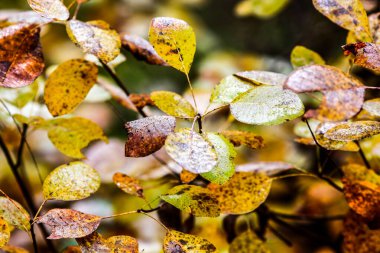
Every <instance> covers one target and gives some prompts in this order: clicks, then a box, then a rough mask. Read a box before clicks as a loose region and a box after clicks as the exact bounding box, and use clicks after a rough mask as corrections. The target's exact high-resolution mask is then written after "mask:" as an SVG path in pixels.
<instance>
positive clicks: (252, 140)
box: [221, 130, 264, 149]
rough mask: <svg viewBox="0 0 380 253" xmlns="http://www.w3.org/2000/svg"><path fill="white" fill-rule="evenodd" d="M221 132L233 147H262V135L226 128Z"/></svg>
mask: <svg viewBox="0 0 380 253" xmlns="http://www.w3.org/2000/svg"><path fill="white" fill-rule="evenodd" d="M221 134H222V135H223V136H224V137H226V138H227V139H228V140H229V141H230V142H231V143H232V144H233V145H234V146H235V147H239V146H241V145H245V146H247V147H249V148H252V149H257V148H263V147H264V139H263V137H261V136H259V135H257V134H254V133H251V132H245V131H237V130H226V131H222V132H221Z"/></svg>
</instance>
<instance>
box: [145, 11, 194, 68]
mask: <svg viewBox="0 0 380 253" xmlns="http://www.w3.org/2000/svg"><path fill="white" fill-rule="evenodd" d="M149 41H150V43H151V44H152V45H153V47H154V49H155V50H156V52H157V53H158V55H159V56H161V57H162V59H164V60H165V61H166V62H167V63H168V64H169V65H170V66H172V67H173V68H175V69H178V70H179V71H181V72H184V73H185V74H188V73H189V72H190V68H191V64H192V63H193V58H194V54H195V50H196V40H195V34H194V31H193V28H191V26H190V25H189V24H187V23H186V22H185V21H183V20H180V19H176V18H168V17H159V18H154V19H153V20H152V22H151V24H150V29H149Z"/></svg>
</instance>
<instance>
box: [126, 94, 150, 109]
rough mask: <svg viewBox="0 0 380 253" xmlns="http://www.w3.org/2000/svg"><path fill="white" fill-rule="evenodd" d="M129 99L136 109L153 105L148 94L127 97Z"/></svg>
mask: <svg viewBox="0 0 380 253" xmlns="http://www.w3.org/2000/svg"><path fill="white" fill-rule="evenodd" d="M129 99H130V100H131V101H132V103H133V104H134V105H135V106H136V107H137V108H144V107H145V106H147V105H154V102H153V100H152V99H151V98H150V95H149V94H134V93H132V94H131V95H129Z"/></svg>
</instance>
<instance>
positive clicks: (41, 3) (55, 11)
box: [28, 0, 70, 20]
mask: <svg viewBox="0 0 380 253" xmlns="http://www.w3.org/2000/svg"><path fill="white" fill-rule="evenodd" d="M28 4H29V6H30V8H32V9H33V10H34V11H35V12H37V13H39V14H40V15H41V16H43V17H46V18H52V19H57V20H67V19H68V18H69V17H70V13H69V10H68V9H67V8H66V6H65V5H64V4H63V2H62V1H61V0H28Z"/></svg>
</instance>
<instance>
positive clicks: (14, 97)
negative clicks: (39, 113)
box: [0, 79, 39, 108]
mask: <svg viewBox="0 0 380 253" xmlns="http://www.w3.org/2000/svg"><path fill="white" fill-rule="evenodd" d="M38 84H39V79H37V80H36V81H34V82H33V83H32V84H31V85H28V86H25V87H20V88H17V89H8V88H0V96H1V97H2V98H3V99H4V101H6V102H8V103H10V104H12V105H14V106H16V107H18V108H23V107H24V106H25V105H26V104H27V103H29V102H30V101H32V100H33V99H34V98H35V97H36V95H37V92H38Z"/></svg>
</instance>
